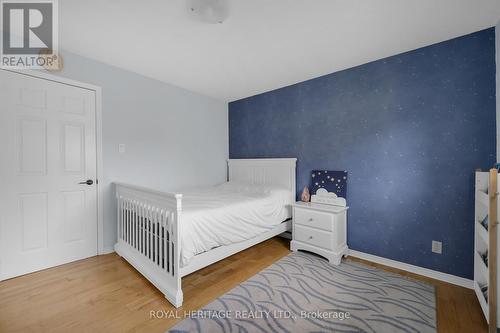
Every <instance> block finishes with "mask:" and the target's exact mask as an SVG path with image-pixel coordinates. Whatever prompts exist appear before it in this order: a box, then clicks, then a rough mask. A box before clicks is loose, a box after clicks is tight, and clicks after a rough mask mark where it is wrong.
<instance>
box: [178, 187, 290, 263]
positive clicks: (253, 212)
mask: <svg viewBox="0 0 500 333" xmlns="http://www.w3.org/2000/svg"><path fill="white" fill-rule="evenodd" d="M291 203H292V202H291V195H290V191H289V190H287V189H285V188H280V187H271V186H258V185H249V184H243V183H236V182H227V183H225V184H221V185H218V186H212V187H206V188H199V189H193V190H190V191H185V192H183V197H182V216H181V222H180V223H181V224H180V228H181V230H180V236H181V267H184V266H187V265H188V264H189V261H190V259H191V258H193V257H194V256H195V255H197V254H200V253H203V252H205V251H209V250H211V249H213V248H215V247H219V246H222V245H230V244H234V243H238V242H242V241H245V240H248V239H251V238H253V237H256V236H258V235H259V234H262V233H264V232H266V231H269V230H270V229H273V228H274V227H275V226H276V225H278V224H280V223H282V222H283V221H285V220H286V219H288V218H290V217H291V210H290V205H291Z"/></svg>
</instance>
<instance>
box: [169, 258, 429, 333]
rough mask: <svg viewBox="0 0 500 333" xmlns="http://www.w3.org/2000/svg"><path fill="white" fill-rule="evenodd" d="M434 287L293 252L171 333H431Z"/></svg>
mask: <svg viewBox="0 0 500 333" xmlns="http://www.w3.org/2000/svg"><path fill="white" fill-rule="evenodd" d="M435 297H436V295H435V290H434V286H432V285H429V284H427V283H424V282H420V281H416V280H413V279H409V278H406V277H403V276H401V275H398V274H393V273H389V272H386V271H382V270H379V269H375V268H372V267H369V266H366V265H362V264H359V263H356V262H353V261H350V260H343V261H342V264H341V265H340V266H334V265H331V264H329V263H328V261H326V260H325V259H322V258H320V257H317V256H315V255H312V254H308V253H302V252H294V253H291V254H290V255H288V256H286V257H284V258H283V259H281V260H279V261H278V262H276V263H274V264H273V265H272V266H270V267H268V268H267V269H265V270H263V271H262V272H260V273H259V274H257V275H255V276H254V277H252V278H251V279H249V280H247V281H245V282H243V283H242V284H240V285H239V286H237V287H236V288H234V289H233V290H231V291H230V292H228V293H226V294H225V295H223V296H221V297H219V298H218V299H216V300H215V301H213V302H212V303H210V304H208V305H207V306H205V307H204V308H203V309H201V310H199V311H196V312H190V313H186V314H185V315H186V316H187V317H188V318H187V319H185V320H183V321H182V322H180V323H179V324H177V325H176V326H175V327H173V328H172V329H171V330H170V332H203V333H204V332H209V333H212V332H377V333H378V332H417V333H419V332H436V303H435Z"/></svg>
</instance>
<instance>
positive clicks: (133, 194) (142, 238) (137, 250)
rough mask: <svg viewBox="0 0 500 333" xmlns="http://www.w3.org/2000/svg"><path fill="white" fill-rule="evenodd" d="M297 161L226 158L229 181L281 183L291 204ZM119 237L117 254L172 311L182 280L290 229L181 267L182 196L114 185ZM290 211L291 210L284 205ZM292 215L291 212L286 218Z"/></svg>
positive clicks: (281, 228) (200, 256)
mask: <svg viewBox="0 0 500 333" xmlns="http://www.w3.org/2000/svg"><path fill="white" fill-rule="evenodd" d="M296 161H297V160H296V159H295V158H277V159H230V160H228V167H229V181H240V182H246V183H250V184H258V185H279V186H283V187H285V188H287V189H289V190H290V199H291V202H292V203H294V202H295V195H296V187H295V165H296ZM115 185H116V199H117V222H118V223H117V232H118V233H117V235H118V242H117V243H116V245H115V251H116V252H117V253H118V254H119V255H120V256H122V257H123V258H125V259H126V260H127V261H128V262H129V263H130V264H131V265H132V266H134V267H135V269H137V270H138V271H139V272H140V273H141V274H142V275H144V276H145V277H146V278H147V279H148V280H149V281H150V282H151V283H152V284H153V285H155V287H156V288H158V289H159V290H160V291H161V292H162V293H163V294H164V295H165V298H166V299H167V300H168V301H169V302H170V303H172V304H173V305H174V306H175V307H180V306H182V302H183V293H182V285H181V278H182V277H183V276H186V275H188V274H191V273H193V272H195V271H197V270H199V269H201V268H203V267H206V266H209V265H211V264H213V263H215V262H217V261H219V260H221V259H224V258H227V257H229V256H231V255H233V254H235V253H237V252H240V251H242V250H244V249H247V248H249V247H251V246H253V245H255V244H258V243H260V242H262V241H265V240H266V239H269V238H272V237H274V236H277V235H279V234H281V233H283V232H285V231H289V230H290V229H291V223H290V221H286V222H283V223H281V224H280V225H278V226H276V227H275V228H273V229H272V230H270V231H268V232H266V233H264V234H261V235H259V236H257V237H254V238H252V239H249V240H247V241H244V242H240V243H235V244H231V245H226V246H220V247H217V248H214V249H213V250H210V251H207V252H204V253H201V254H198V255H196V256H195V257H193V258H192V259H191V261H190V262H189V264H188V265H187V266H184V267H180V234H181V231H180V227H181V226H182V222H181V220H182V194H175V193H165V192H159V191H155V190H150V189H147V188H143V187H139V186H133V185H127V184H123V183H116V184H115ZM288 209H290V210H291V207H288ZM290 216H291V214H290Z"/></svg>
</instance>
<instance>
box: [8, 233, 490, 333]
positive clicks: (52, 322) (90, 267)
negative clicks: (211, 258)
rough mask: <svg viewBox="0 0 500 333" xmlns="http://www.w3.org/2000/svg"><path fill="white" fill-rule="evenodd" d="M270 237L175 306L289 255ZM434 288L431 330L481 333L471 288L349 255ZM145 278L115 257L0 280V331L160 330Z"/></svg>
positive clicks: (186, 285) (206, 296)
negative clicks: (152, 314)
mask: <svg viewBox="0 0 500 333" xmlns="http://www.w3.org/2000/svg"><path fill="white" fill-rule="evenodd" d="M289 252H290V251H289V242H288V241H287V240H285V239H282V238H273V239H270V240H268V241H266V242H263V243H261V244H258V245H256V246H254V247H252V248H250V249H248V250H246V251H243V252H240V253H238V254H236V255H234V256H232V257H230V258H227V259H225V260H223V261H220V262H218V263H216V264H214V265H212V266H209V267H207V268H205V269H202V270H200V271H198V272H196V273H193V274H191V275H189V276H187V277H186V278H184V279H183V281H182V282H183V289H184V299H185V302H184V306H183V307H182V308H180V309H179V313H182V312H183V311H190V310H196V309H198V308H200V307H202V306H204V305H206V304H208V303H209V302H211V301H212V300H213V299H215V298H216V297H218V296H220V295H222V294H224V293H225V292H227V291H229V290H230V289H232V288H233V287H235V286H236V285H238V284H239V283H241V282H243V281H245V280H246V279H248V278H249V277H251V276H253V275H254V274H256V273H257V272H259V271H261V270H262V269H264V268H265V267H267V266H269V265H271V264H272V263H273V262H275V261H276V260H278V259H280V258H281V257H283V256H285V255H287V254H288V253H289ZM352 259H353V260H356V261H359V262H364V263H367V264H369V265H373V266H376V267H379V268H382V269H387V270H389V271H394V272H398V273H400V274H403V275H407V276H410V277H413V278H417V279H420V280H423V281H427V282H429V283H432V284H434V285H436V287H437V317H438V331H439V332H454V333H456V332H486V331H487V326H486V321H485V320H484V318H483V315H482V313H481V309H480V307H479V303H478V301H477V299H476V297H475V295H474V292H473V291H472V290H469V289H466V288H462V287H458V286H454V285H450V284H447V283H443V282H439V281H436V280H432V279H429V278H425V277H421V276H418V275H415V274H412V273H407V272H402V271H399V270H396V269H393V268H388V267H384V266H381V265H377V264H374V263H370V262H366V261H362V260H360V259H355V258H352ZM173 309H174V308H173V307H172V306H171V305H170V303H168V302H167V300H165V299H164V297H163V295H162V294H160V292H159V291H157V290H156V289H155V288H154V287H153V286H152V285H151V284H150V283H149V282H148V281H147V280H146V279H144V278H143V277H142V275H140V274H139V273H137V271H135V270H134V269H133V268H132V267H131V266H130V265H129V264H128V263H127V262H126V261H125V260H123V259H121V258H120V257H119V256H118V255H116V254H114V253H113V254H109V255H104V256H98V257H93V258H89V259H85V260H81V261H78V262H74V263H71V264H67V265H63V266H59V267H55V268H51V269H47V270H44V271H41V272H37V273H32V274H28V275H25V276H21V277H18V278H15V279H11V280H7V281H3V282H0V332H70V331H71V332H164V331H165V330H166V329H168V328H169V327H171V326H172V325H173V324H174V323H175V322H177V321H178V320H179V319H175V318H168V319H165V318H162V319H155V318H153V319H151V318H150V311H161V310H165V311H168V310H173Z"/></svg>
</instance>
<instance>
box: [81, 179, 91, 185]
mask: <svg viewBox="0 0 500 333" xmlns="http://www.w3.org/2000/svg"><path fill="white" fill-rule="evenodd" d="M78 184H81V185H89V186H90V185H92V184H94V181H93V180H92V179H88V180H86V181H84V182H79V183H78Z"/></svg>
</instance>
